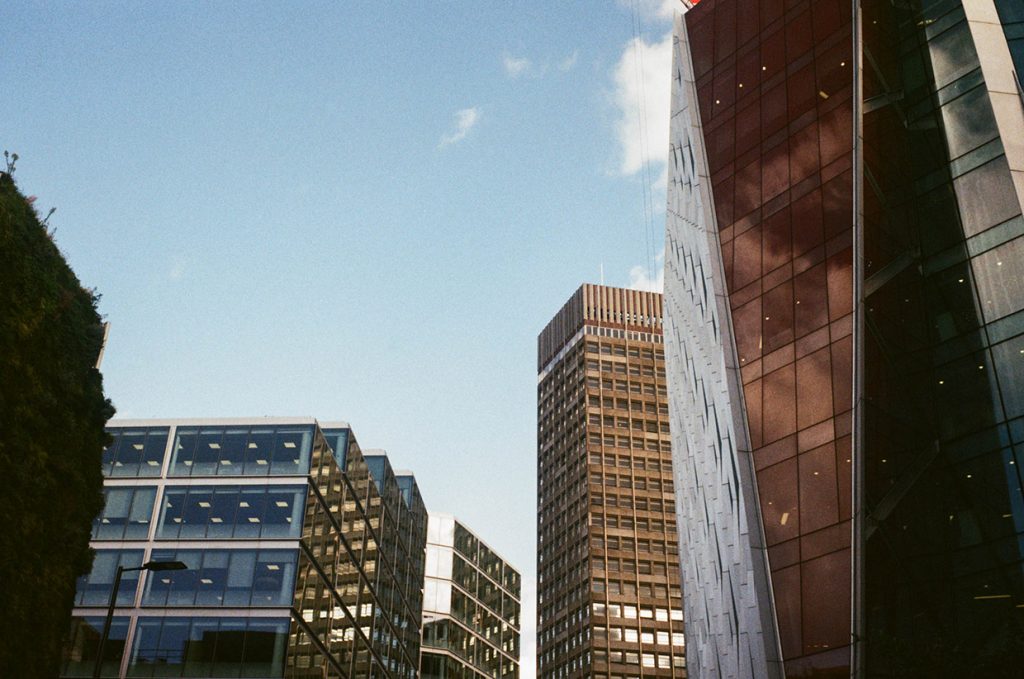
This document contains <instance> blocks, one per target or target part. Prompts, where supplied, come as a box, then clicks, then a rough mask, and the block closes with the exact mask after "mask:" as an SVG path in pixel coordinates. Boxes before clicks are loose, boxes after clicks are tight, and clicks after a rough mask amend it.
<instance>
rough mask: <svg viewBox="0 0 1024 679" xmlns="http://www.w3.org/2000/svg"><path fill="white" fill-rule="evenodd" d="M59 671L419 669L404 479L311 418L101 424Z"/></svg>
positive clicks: (417, 536) (252, 673)
mask: <svg viewBox="0 0 1024 679" xmlns="http://www.w3.org/2000/svg"><path fill="white" fill-rule="evenodd" d="M109 430H110V432H111V434H112V436H113V443H112V444H111V445H110V446H109V447H108V448H107V450H106V452H105V454H104V474H105V477H106V479H105V483H104V491H105V495H106V506H105V508H104V510H103V512H102V513H101V514H100V516H98V517H96V520H95V522H94V527H93V540H92V546H93V548H94V549H95V550H96V558H95V561H94V564H93V569H92V572H91V573H90V574H89V575H88V576H86V577H84V578H82V579H81V581H80V582H79V587H78V594H77V597H78V598H77V600H76V608H75V618H74V626H73V630H72V634H71V638H70V642H69V645H68V649H67V653H66V658H65V662H64V667H63V673H62V676H65V677H82V676H92V669H93V663H94V661H95V658H96V652H97V645H98V638H99V633H100V630H101V629H102V624H103V618H104V615H105V613H106V605H107V601H108V599H109V597H110V590H111V586H112V581H113V576H114V573H115V571H116V569H117V566H118V565H122V566H126V567H137V566H139V565H141V564H142V563H144V562H147V561H151V560H152V561H182V562H184V563H185V565H186V566H187V567H188V569H187V570H183V571H166V572H150V573H146V574H144V575H142V577H141V578H140V577H139V573H138V572H133V573H128V574H126V577H125V579H124V580H122V582H121V587H120V589H119V594H118V599H117V608H116V610H115V617H114V624H113V627H112V633H111V640H110V642H108V644H107V646H106V648H105V653H104V656H105V657H104V659H103V662H102V667H103V671H102V676H104V677H125V676H127V677H155V676H159V677H169V676H173V677H229V676H230V677H263V678H267V679H269V678H271V677H273V678H281V677H317V678H318V679H319V678H322V677H370V676H373V677H396V678H397V677H404V678H407V679H411V678H412V677H414V676H416V673H417V670H418V666H419V643H420V642H419V635H420V611H421V602H422V598H421V597H422V578H423V563H424V558H425V553H424V548H425V542H426V511H425V509H424V507H423V503H422V501H421V500H420V497H419V493H418V491H417V489H416V484H415V481H414V480H412V479H411V477H409V476H402V475H398V476H396V475H395V474H393V473H392V472H391V469H390V466H389V465H388V463H387V460H386V458H383V457H382V456H380V455H365V456H364V454H363V453H362V452H361V451H360V448H359V445H358V443H357V442H356V439H355V437H354V436H353V435H352V432H351V430H350V429H349V428H348V425H325V426H323V427H321V426H320V425H319V424H318V423H317V422H316V421H315V420H312V419H299V418H292V419H284V418H259V419H251V420H146V421H113V422H111V423H110V425H109Z"/></svg>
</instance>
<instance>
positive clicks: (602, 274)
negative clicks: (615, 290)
mask: <svg viewBox="0 0 1024 679" xmlns="http://www.w3.org/2000/svg"><path fill="white" fill-rule="evenodd" d="M601 286H602V287H604V260H603V259H602V260H601Z"/></svg>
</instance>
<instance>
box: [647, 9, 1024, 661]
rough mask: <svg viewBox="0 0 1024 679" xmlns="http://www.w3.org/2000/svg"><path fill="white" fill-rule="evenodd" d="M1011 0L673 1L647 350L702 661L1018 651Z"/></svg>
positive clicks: (1019, 271)
mask: <svg viewBox="0 0 1024 679" xmlns="http://www.w3.org/2000/svg"><path fill="white" fill-rule="evenodd" d="M1022 18H1024V6H1022V3H1021V2H1001V1H998V0H996V1H995V2H993V0H977V1H975V0H971V1H969V2H959V1H956V0H952V1H936V2H927V1H918V2H904V3H891V2H881V1H875V0H870V1H869V0H863V1H861V2H857V3H851V2H848V1H842V0H817V1H815V2H808V1H803V2H800V1H789V2H783V1H782V0H758V1H756V2H738V1H736V0H704V1H703V2H701V3H700V4H699V5H696V6H695V7H693V8H692V9H690V10H689V11H687V12H686V13H685V14H683V15H682V16H681V17H680V18H679V19H677V23H676V43H675V62H674V69H673V109H672V127H671V149H670V168H671V181H670V187H669V209H668V220H667V247H666V290H665V297H666V338H667V339H666V353H667V361H668V368H669V383H670V385H672V392H671V394H670V400H671V404H672V425H673V435H674V441H673V444H674V445H673V447H674V455H675V462H676V465H675V468H676V472H677V478H676V488H677V492H678V493H679V494H680V495H681V503H680V518H679V521H680V531H681V537H680V542H681V546H682V554H683V564H684V591H686V592H693V593H694V596H688V597H687V600H686V601H687V630H688V641H689V647H690V648H689V658H690V667H691V669H692V670H693V671H694V672H695V673H699V675H700V676H702V677H703V676H709V677H717V676H744V677H746V676H776V677H778V676H783V675H785V676H788V677H805V676H806V677H810V676H816V677H817V676H835V677H840V676H844V677H845V676H850V674H851V672H852V673H853V675H854V676H879V677H882V676H932V677H941V676H1012V675H1013V674H1014V673H1016V672H1019V670H1020V667H1021V666H1024V664H1022V663H1024V644H1022V641H1021V640H1022V639H1024V614H1022V611H1024V561H1022V545H1024V541H1022V537H1024V500H1022V491H1021V478H1020V476H1019V471H1018V470H1019V464H1020V463H1021V461H1020V460H1019V455H1020V454H1021V452H1022V449H1021V444H1022V443H1024V334H1022V333H1024V238H1022V236H1024V220H1022V216H1021V212H1022V208H1021V206H1022V198H1024V143H1022V140H1024V106H1022V95H1021V90H1020V85H1019V80H1018V79H1017V77H1016V75H1015V73H1014V61H1013V55H1012V52H1011V48H1012V49H1013V50H1015V51H1016V52H1018V54H1017V57H1018V59H1019V57H1020V55H1019V52H1020V49H1019V47H1020V40H1021V36H1022V34H1021V31H1020V27H1021V21H1022ZM737 538H741V539H737ZM723 545H725V546H726V549H725V550H723V549H721V547H722V546H723ZM695 564H703V568H704V569H705V572H704V573H701V572H700V571H699V567H698V566H696V565H695ZM708 570H710V571H712V572H714V573H716V574H720V576H716V577H709V576H708V573H707V571H708ZM723 649H730V652H729V653H723Z"/></svg>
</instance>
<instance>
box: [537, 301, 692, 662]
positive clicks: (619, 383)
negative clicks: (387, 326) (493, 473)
mask: <svg viewBox="0 0 1024 679" xmlns="http://www.w3.org/2000/svg"><path fill="white" fill-rule="evenodd" d="M661 340H662V312H661V295H659V294H657V293H651V292H642V291H638V290H623V289H620V288H609V287H605V286H597V285H584V286H582V287H581V288H580V289H579V290H578V291H577V292H576V294H575V295H573V297H572V298H571V299H570V300H569V302H568V303H567V304H566V305H565V306H564V307H563V308H562V310H561V311H560V312H559V313H558V314H557V315H556V316H555V317H554V319H553V320H552V321H551V322H550V323H549V324H548V326H547V327H546V328H545V330H544V331H543V332H542V333H541V335H540V337H539V338H538V370H539V376H538V385H537V410H538V426H537V439H538V451H537V452H538V459H537V493H538V498H537V502H538V516H537V530H538V546H537V549H538V554H537V559H538V565H537V568H538V599H537V609H538V624H537V631H538V638H537V648H538V653H537V662H538V671H537V675H538V676H539V677H591V676H597V677H630V676H664V677H672V676H674V677H683V676H686V656H685V639H684V637H683V610H682V597H681V591H680V584H679V583H680V580H679V575H680V571H679V557H678V549H679V547H678V542H677V534H676V521H675V496H674V493H673V486H672V458H671V444H670V436H669V424H668V403H667V391H666V382H665V363H664V352H663V346H662V343H661Z"/></svg>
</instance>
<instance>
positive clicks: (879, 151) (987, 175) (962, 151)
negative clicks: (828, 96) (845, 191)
mask: <svg viewBox="0 0 1024 679" xmlns="http://www.w3.org/2000/svg"><path fill="white" fill-rule="evenodd" d="M996 5H997V6H998V9H999V10H1000V14H1001V15H1002V16H1003V17H1004V20H1012V19H1013V17H1014V16H1016V18H1017V20H1018V21H1020V20H1021V19H1024V3H1020V2H1014V3H1010V2H1004V3H998V2H997V3H996ZM996 16H997V15H996V12H995V11H994V8H993V7H992V5H991V4H990V3H971V2H964V3H960V2H923V3H919V4H912V5H910V6H899V5H891V4H888V3H882V2H870V3H864V5H863V36H864V38H863V40H864V54H865V55H866V57H865V60H864V64H863V74H864V79H863V90H864V119H863V163H864V169H863V171H864V175H865V177H866V178H867V177H870V178H871V181H870V182H869V183H866V185H865V189H864V197H863V209H864V216H863V239H864V240H863V247H864V259H865V262H864V277H865V282H864V288H865V289H864V309H863V315H864V335H863V351H864V356H863V365H864V402H865V407H864V412H863V414H862V421H863V427H864V433H863V450H864V454H863V458H862V459H863V470H862V473H863V486H862V489H861V492H862V493H863V503H864V508H865V517H864V522H863V525H862V528H861V535H862V537H863V540H864V550H863V557H862V558H863V562H862V567H863V578H864V587H863V597H864V598H863V622H862V625H863V631H864V634H863V638H864V643H863V645H862V646H863V647H862V649H861V654H860V658H861V660H862V662H863V671H864V672H865V673H866V674H868V675H870V676H880V675H889V676H893V675H897V676H898V675H900V674H907V673H921V674H924V675H928V676H992V677H995V676H1014V675H1017V674H1019V673H1020V672H1021V668H1022V667H1024V551H1022V550H1024V496H1022V492H1021V477H1020V473H1019V471H1018V465H1020V464H1024V459H1022V458H1021V452H1022V449H1021V443H1024V221H1022V218H1021V198H1022V197H1024V196H1022V195H1020V193H1019V191H1020V190H1021V189H1024V183H1021V182H1020V181H1019V179H1020V177H1024V173H1022V171H1024V162H1022V161H1024V157H1022V156H1024V153H1022V152H1021V151H1022V149H1021V141H1022V139H1024V124H1021V122H1020V121H1021V120H1022V110H1024V108H1022V106H1021V100H1020V98H1019V97H1018V96H1014V94H1015V93H1014V92H1013V89H1012V88H1013V87H1014V83H1013V82H1012V80H1010V79H1009V78H1008V76H1009V75H1010V73H1011V71H1012V68H1013V65H1012V61H1011V56H1010V54H1009V50H1008V48H1007V45H1006V43H1004V42H1003V40H1002V39H1001V38H1002V37H1003V36H1002V35H1001V33H1002V32H1001V31H1000V30H999V25H998V23H994V22H993V21H992V20H993V19H995V17H996ZM1013 30H1014V28H1013V26H1012V25H1009V24H1007V26H1006V34H1007V37H1009V35H1010V34H1011V32H1012V31H1013ZM1011 46H1013V42H1012V41H1011ZM1017 49H1018V56H1019V44H1018V45H1017ZM867 55H870V57H871V58H870V59H868V58H867ZM894 92H899V94H900V96H899V98H898V99H897V98H896V97H894V95H893V93H894ZM1013 113H1015V114H1016V118H1017V124H1016V126H1014V125H1013V120H1012V114H1013ZM1015 175H1016V176H1017V178H1018V184H1017V189H1016V190H1015V186H1014V178H1015Z"/></svg>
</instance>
